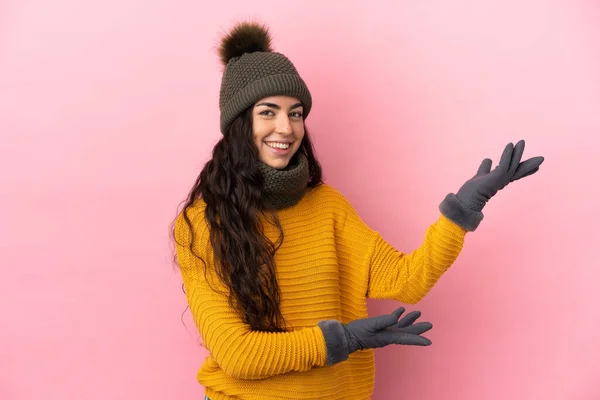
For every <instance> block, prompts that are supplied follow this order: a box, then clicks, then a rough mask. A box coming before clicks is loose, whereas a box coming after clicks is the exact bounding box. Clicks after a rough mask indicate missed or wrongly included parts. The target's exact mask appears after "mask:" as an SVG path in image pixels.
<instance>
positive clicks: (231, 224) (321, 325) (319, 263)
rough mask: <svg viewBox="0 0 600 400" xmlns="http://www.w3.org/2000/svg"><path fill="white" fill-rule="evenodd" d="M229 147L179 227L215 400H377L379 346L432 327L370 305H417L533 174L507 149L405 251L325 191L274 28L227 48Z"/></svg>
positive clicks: (412, 340)
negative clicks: (493, 207)
mask: <svg viewBox="0 0 600 400" xmlns="http://www.w3.org/2000/svg"><path fill="white" fill-rule="evenodd" d="M220 56H221V59H222V61H223V63H224V65H225V69H224V73H223V78H222V83H221V92H220V112H221V114H220V115H221V116H220V127H221V132H222V134H223V137H222V138H221V140H220V141H219V142H218V143H217V144H216V146H215V147H214V150H213V154H212V159H211V160H210V161H208V163H207V164H206V165H205V167H204V169H203V170H202V172H201V173H200V176H199V177H198V179H197V180H196V182H195V184H194V186H193V187H192V189H191V191H190V193H189V196H188V198H187V202H186V204H185V206H184V208H183V210H182V212H181V213H180V214H179V216H178V218H177V219H176V221H175V227H174V235H175V240H176V243H177V260H178V264H179V266H180V271H181V275H182V277H183V282H184V287H185V292H186V296H187V300H188V304H189V306H190V310H191V313H192V314H193V317H194V320H195V323H196V325H197V327H198V329H199V332H200V334H201V337H202V339H203V343H204V345H205V347H206V349H207V350H208V351H209V356H208V357H207V359H206V361H205V362H204V364H203V365H202V367H201V368H200V370H199V372H198V376H197V378H198V381H199V382H200V384H202V385H203V386H204V387H205V394H206V398H210V399H211V400H221V399H261V400H266V399H278V400H281V399H294V400H298V399H369V398H370V396H371V393H372V390H373V382H374V357H373V349H374V348H379V347H384V346H387V345H390V344H402V345H416V346H427V345H429V344H431V342H430V341H429V340H428V339H427V338H425V337H423V336H421V335H422V334H423V333H425V332H426V331H428V330H429V329H431V327H432V325H431V324H430V323H428V322H416V320H417V319H418V318H419V316H420V313H419V312H418V311H413V312H411V313H408V314H406V315H405V316H404V317H403V318H401V317H402V314H403V313H404V308H402V307H400V308H398V309H397V310H395V311H394V312H392V313H391V314H389V315H381V316H376V317H371V318H369V317H368V315H367V303H366V299H367V298H374V299H393V300H397V301H399V302H402V303H408V304H415V303H417V302H418V301H419V300H420V299H421V298H423V296H425V295H426V294H427V293H428V292H429V290H430V289H431V288H432V287H433V286H434V285H435V283H436V282H437V280H438V279H439V278H440V277H441V276H442V274H443V273H444V272H445V271H446V270H447V269H448V268H449V267H450V266H451V265H452V264H453V263H454V261H455V260H456V258H457V257H458V255H459V253H460V251H461V249H462V246H463V242H464V237H465V235H466V233H467V232H469V231H474V230H475V229H476V228H477V226H478V225H479V223H480V222H481V220H482V218H483V214H482V209H483V207H484V205H485V204H486V202H487V201H488V200H489V199H490V198H491V197H492V196H493V195H494V194H496V192H497V191H498V190H500V189H502V188H503V187H505V186H506V185H507V184H508V183H510V182H511V181H514V180H517V179H520V178H523V177H525V176H527V175H530V174H532V173H534V172H536V171H537V170H538V168H539V165H540V164H541V163H542V161H543V158H542V157H535V158H532V159H529V160H527V161H524V162H521V156H522V154H523V149H524V142H523V141H520V142H518V143H517V144H516V145H514V146H513V144H508V145H507V146H506V148H505V149H504V152H503V153H502V156H501V159H500V163H499V165H498V166H497V167H496V168H494V169H493V170H491V165H492V162H491V160H490V159H485V160H484V161H483V163H482V164H481V166H480V167H479V170H478V171H477V174H476V175H475V176H474V177H472V178H471V179H469V180H467V181H466V182H465V183H464V185H462V186H461V187H460V189H459V190H458V191H457V192H456V193H449V194H448V195H447V196H446V197H445V198H444V199H443V201H442V202H441V204H440V207H439V209H440V215H439V218H438V219H437V221H435V222H434V223H433V224H432V225H431V226H430V227H429V228H428V229H427V232H426V234H425V238H424V242H423V244H422V245H421V246H420V247H419V248H418V249H416V250H415V251H413V252H412V253H409V254H404V253H402V252H400V251H397V250H396V249H394V248H393V247H392V246H391V245H390V244H388V243H387V242H386V241H385V240H384V239H383V238H382V237H381V236H380V235H379V234H378V233H377V232H376V231H374V230H373V229H371V228H370V227H369V226H367V225H366V224H365V223H364V222H363V221H362V220H361V219H360V217H359V216H358V215H357V213H356V212H355V210H354V209H353V208H352V206H351V204H350V203H349V202H348V201H347V200H346V198H344V196H343V195H342V194H341V193H339V192H338V191H337V190H335V189H334V188H333V187H331V186H329V185H327V184H325V183H323V182H322V180H321V167H320V165H319V163H318V161H317V159H316V158H315V155H314V152H313V147H312V144H311V141H310V138H309V135H308V132H307V130H306V126H305V120H306V118H307V117H308V115H309V113H310V110H311V106H312V100H311V95H310V92H309V90H308V88H307V86H306V84H305V83H304V81H303V80H302V78H301V77H300V75H299V74H298V72H297V70H296V68H295V67H294V65H293V64H292V63H291V62H290V60H289V59H288V58H287V57H286V56H284V55H283V54H281V53H277V52H274V51H272V49H271V39H270V36H269V33H268V29H267V28H266V27H264V26H261V25H258V24H255V23H241V24H238V25H236V26H235V27H234V28H233V29H232V30H231V31H230V32H229V33H228V34H227V35H226V36H225V37H224V38H223V40H222V42H221V47H220Z"/></svg>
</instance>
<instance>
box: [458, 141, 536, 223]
mask: <svg viewBox="0 0 600 400" xmlns="http://www.w3.org/2000/svg"><path fill="white" fill-rule="evenodd" d="M524 149H525V141H524V140H520V141H519V142H517V144H516V145H515V146H513V144H512V143H509V144H507V145H506V147H505V148H504V151H503V153H502V156H501V158H500V163H499V164H498V166H497V167H496V168H494V169H493V170H492V171H490V170H491V167H492V160H490V159H489V158H486V159H484V160H483V161H482V163H481V165H480V166H479V169H478V170H477V174H476V175H475V176H473V177H472V178H471V179H469V180H468V181H466V182H465V183H464V184H463V185H462V186H461V188H460V189H459V190H458V192H457V193H456V197H457V198H458V200H460V201H461V203H463V204H464V205H465V206H467V207H468V208H469V209H471V210H472V211H474V212H481V210H482V209H483V207H484V206H485V204H486V203H487V201H488V200H489V199H491V198H492V197H493V196H494V195H495V194H496V193H497V192H498V191H499V190H501V189H503V188H504V187H505V186H506V185H508V184H509V183H510V182H512V181H516V180H518V179H521V178H524V177H526V176H529V175H532V174H534V173H535V172H537V171H538V170H539V168H540V164H542V162H543V161H544V157H533V158H530V159H528V160H526V161H523V162H521V157H522V156H523V150H524Z"/></svg>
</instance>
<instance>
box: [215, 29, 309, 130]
mask: <svg viewBox="0 0 600 400" xmlns="http://www.w3.org/2000/svg"><path fill="white" fill-rule="evenodd" d="M219 57H220V58H221V62H222V63H223V65H225V70H224V72H223V77H222V79H221V91H220V95H219V109H220V112H221V117H220V120H221V121H220V125H221V133H223V134H225V132H226V131H227V128H228V127H229V125H230V124H231V122H232V121H233V120H234V119H235V118H236V117H237V116H238V115H239V114H241V113H242V112H243V111H244V110H245V109H247V108H248V107H250V106H251V105H253V104H254V103H255V102H257V101H258V100H260V99H262V98H264V97H268V96H291V97H295V98H297V99H299V100H300V101H301V102H302V104H303V114H304V118H306V117H307V116H308V113H309V112H310V109H311V106H312V97H311V95H310V91H309V90H308V87H307V86H306V83H305V82H304V80H302V78H301V77H300V75H299V74H298V71H297V70H296V68H295V67H294V64H292V62H291V61H290V60H289V59H288V58H287V57H286V56H284V55H283V54H281V53H277V52H274V51H273V49H272V48H271V36H270V34H269V30H268V28H267V27H266V26H264V25H261V24H258V23H256V22H241V23H238V24H237V25H236V26H234V27H233V28H232V29H231V31H230V32H229V33H227V34H226V35H225V36H224V37H223V39H222V40H221V44H220V47H219Z"/></svg>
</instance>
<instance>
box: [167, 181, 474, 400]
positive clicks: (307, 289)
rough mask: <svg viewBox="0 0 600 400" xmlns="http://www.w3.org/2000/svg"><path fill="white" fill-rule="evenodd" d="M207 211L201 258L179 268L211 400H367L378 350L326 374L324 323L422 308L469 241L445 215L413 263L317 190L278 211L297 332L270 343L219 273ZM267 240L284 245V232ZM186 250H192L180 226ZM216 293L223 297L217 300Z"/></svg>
mask: <svg viewBox="0 0 600 400" xmlns="http://www.w3.org/2000/svg"><path fill="white" fill-rule="evenodd" d="M204 207H205V203H204V202H203V201H202V200H201V199H200V200H197V201H196V202H195V204H194V206H193V207H192V208H191V209H190V211H189V212H188V215H189V216H190V219H191V220H192V223H193V225H194V231H195V233H196V241H195V243H196V246H195V251H196V252H197V254H199V255H200V256H201V257H202V258H203V259H204V260H205V261H206V267H207V268H206V276H205V274H204V265H203V264H202V262H201V261H199V260H198V259H196V258H195V257H193V256H192V255H191V254H190V252H189V250H188V248H187V247H185V246H179V245H178V246H177V257H178V263H179V264H180V266H181V275H182V277H183V282H184V285H185V289H186V295H187V300H188V303H189V305H190V310H191V312H192V315H193V317H194V321H195V323H196V325H197V327H198V329H199V331H200V334H201V336H202V339H203V342H204V346H205V347H206V349H207V350H208V351H209V356H208V357H207V358H206V360H205V362H204V364H203V365H202V367H201V368H200V370H199V371H198V375H197V379H198V382H199V383H200V384H201V385H203V386H204V387H205V393H206V395H207V396H208V397H209V398H210V399H211V400H224V399H257V400H258V399H260V400H268V399H277V400H282V399H290V400H292V399H293V400H300V399H328V400H336V399H340V400H341V399H344V400H348V399H351V400H363V399H364V400H366V399H369V398H370V397H371V394H372V391H373V383H374V371H375V365H374V356H373V350H363V351H358V352H355V353H353V354H351V355H350V357H349V358H348V360H346V361H344V362H341V363H339V364H335V365H333V366H325V357H326V348H325V341H324V338H323V334H322V332H321V330H320V328H319V327H318V326H317V323H318V322H319V321H321V320H325V319H337V320H339V321H341V322H344V323H348V322H350V321H352V320H354V319H358V318H365V317H367V316H368V315H367V303H366V299H367V298H373V299H394V300H397V301H400V302H402V303H408V304H414V303H417V302H418V301H419V300H420V299H421V298H423V296H425V294H427V292H428V291H429V290H430V289H431V288H432V287H433V286H434V284H435V283H436V282H437V280H438V279H439V278H440V276H441V275H442V274H443V273H444V272H445V271H446V270H447V269H448V268H449V267H450V266H451V265H452V263H453V262H454V261H455V260H456V258H457V257H458V254H459V253H460V251H461V249H462V246H463V242H464V237H465V234H466V232H465V231H464V230H463V229H462V228H460V227H459V226H458V225H456V224H454V223H453V222H451V221H450V220H448V219H447V218H446V217H444V216H443V215H441V214H440V217H439V219H438V220H437V221H436V222H435V223H434V224H433V225H431V226H430V227H429V228H428V230H427V232H426V234H425V240H424V243H423V244H422V245H421V246H420V247H419V248H418V249H416V250H415V251H413V252H412V253H410V254H404V253H402V252H399V251H397V250H395V249H394V248H393V247H392V246H390V245H389V244H388V243H387V242H386V241H385V240H384V239H383V238H382V237H381V236H380V235H379V234H378V233H377V232H376V231H374V230H372V229H370V228H369V227H368V226H367V225H366V224H365V223H364V222H363V221H362V220H361V219H360V217H359V216H358V215H357V213H356V212H355V210H354V209H353V208H352V206H351V205H350V203H349V202H348V201H347V200H346V199H345V198H344V196H343V195H342V194H341V193H339V192H338V191H337V190H335V189H334V188H332V187H330V186H328V185H326V184H323V185H321V186H319V187H317V188H314V189H310V190H309V191H308V192H307V194H306V195H305V196H304V197H303V198H302V200H300V202H298V203H297V204H296V205H294V206H292V207H290V208H287V209H284V210H280V211H279V218H280V221H281V224H282V226H283V229H284V234H285V239H284V243H283V245H282V246H281V248H280V249H279V251H278V252H277V254H276V255H275V262H276V269H277V279H278V283H279V285H280V290H281V310H282V313H283V316H284V318H285V319H286V321H287V322H288V323H290V324H291V325H292V326H293V327H294V329H293V331H289V332H285V333H264V332H256V331H252V330H251V329H250V328H249V326H247V325H245V324H244V323H242V321H241V320H240V319H239V317H238V316H237V315H236V314H235V312H234V311H233V310H232V309H231V308H230V307H229V304H228V302H227V296H226V294H225V293H227V291H226V288H225V287H224V286H223V285H222V284H221V283H220V281H219V280H218V278H217V277H216V275H215V273H214V269H213V268H214V264H213V255H212V251H211V247H210V241H209V231H208V225H207V223H206V222H205V220H204ZM265 231H266V233H267V235H268V236H269V238H270V239H271V240H276V239H277V237H278V232H277V230H276V228H275V227H273V226H272V225H269V224H266V223H265ZM175 232H176V236H177V241H178V242H180V243H189V233H188V227H187V224H186V223H185V221H184V220H183V217H182V215H180V216H179V218H178V220H177V222H176V228H175ZM211 287H212V288H214V289H216V290H217V291H218V292H220V293H217V292H215V291H213V289H211Z"/></svg>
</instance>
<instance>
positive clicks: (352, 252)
mask: <svg viewBox="0 0 600 400" xmlns="http://www.w3.org/2000/svg"><path fill="white" fill-rule="evenodd" d="M342 204H343V208H344V209H343V212H342V213H341V214H342V217H341V219H340V221H339V222H338V228H337V229H338V230H339V232H338V233H337V235H338V240H339V241H340V245H341V248H342V249H343V254H344V255H345V258H347V259H348V260H347V261H346V262H347V264H348V265H349V266H351V267H352V268H356V269H358V270H360V271H361V276H362V277H363V278H362V279H367V280H368V283H367V288H366V289H367V293H366V296H367V297H368V298H372V299H387V300H397V301H400V302H402V303H406V304H415V303H417V302H418V301H419V300H421V299H422V298H423V297H424V296H425V295H426V294H427V293H428V292H429V291H430V290H431V289H432V288H433V286H434V285H435V284H436V283H437V281H438V280H439V279H440V277H441V276H442V275H443V274H444V272H446V270H448V268H450V266H451V265H452V264H453V263H454V261H455V260H456V259H457V257H458V255H459V254H460V252H461V250H462V246H463V243H464V238H465V234H466V231H465V230H464V229H462V228H461V227H460V226H458V225H456V224H455V223H454V222H452V221H451V220H449V219H448V218H446V217H445V216H444V215H442V214H440V215H439V218H438V219H437V221H435V222H434V223H433V224H432V225H430V226H429V227H428V229H427V231H426V233H425V238H424V241H423V242H422V244H421V245H420V246H419V247H418V248H417V249H415V250H414V251H412V252H411V253H403V252H401V251H399V250H397V249H395V248H394V247H393V246H391V245H390V244H389V243H388V242H386V241H385V240H384V239H383V238H382V236H381V235H380V234H379V233H378V232H376V231H374V230H373V229H371V228H370V227H369V226H367V224H366V223H365V222H363V220H362V219H361V218H360V217H359V216H358V214H357V213H356V211H355V210H354V208H353V207H352V206H351V205H350V203H349V202H348V201H347V200H345V199H343V200H342Z"/></svg>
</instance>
